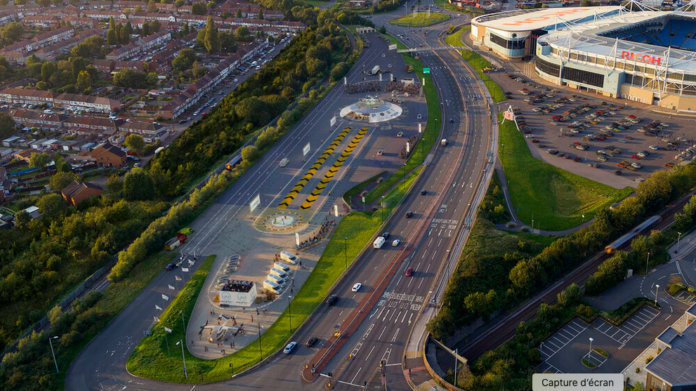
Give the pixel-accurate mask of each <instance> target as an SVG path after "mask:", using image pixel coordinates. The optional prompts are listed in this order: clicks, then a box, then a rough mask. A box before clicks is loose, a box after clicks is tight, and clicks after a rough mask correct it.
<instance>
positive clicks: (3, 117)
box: [0, 113, 17, 140]
mask: <svg viewBox="0 0 696 391" xmlns="http://www.w3.org/2000/svg"><path fill="white" fill-rule="evenodd" d="M16 132H17V127H16V126H15V122H14V119H13V118H12V116H10V115H9V114H7V113H0V139H3V140H4V139H6V138H8V137H10V136H12V135H13V134H15V133H16Z"/></svg>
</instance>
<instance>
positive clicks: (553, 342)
mask: <svg viewBox="0 0 696 391" xmlns="http://www.w3.org/2000/svg"><path fill="white" fill-rule="evenodd" d="M587 327H588V325H587V324H586V323H585V322H582V321H581V320H579V319H573V320H572V321H571V322H570V323H568V324H566V325H565V326H563V328H561V329H560V330H558V331H557V332H556V333H554V334H553V335H552V336H551V337H549V338H548V339H547V340H546V341H544V342H542V344H541V346H540V347H539V352H541V358H542V360H544V361H546V360H548V359H550V358H551V357H553V355H554V354H556V353H558V352H559V351H560V350H561V349H563V347H564V346H566V345H568V344H569V343H570V342H571V341H572V340H574V339H575V338H576V337H577V336H578V335H580V333H582V332H583V331H585V330H586V329H587ZM563 333H565V334H567V335H569V336H570V337H568V336H566V335H565V334H563ZM556 373H558V372H556Z"/></svg>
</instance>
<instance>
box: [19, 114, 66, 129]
mask: <svg viewBox="0 0 696 391" xmlns="http://www.w3.org/2000/svg"><path fill="white" fill-rule="evenodd" d="M9 114H10V115H11V116H12V118H13V119H14V121H15V122H16V123H18V124H21V125H22V126H25V127H28V128H33V127H36V128H39V129H42V130H56V129H60V128H62V126H63V122H64V121H65V120H66V119H67V118H66V116H64V115H62V114H55V113H54V114H47V113H44V112H42V111H37V110H25V109H18V110H10V111H9Z"/></svg>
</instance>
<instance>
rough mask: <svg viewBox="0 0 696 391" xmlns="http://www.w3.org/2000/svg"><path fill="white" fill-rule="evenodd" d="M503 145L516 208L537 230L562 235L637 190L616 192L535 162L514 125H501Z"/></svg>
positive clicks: (501, 152) (501, 153) (500, 153)
mask: <svg viewBox="0 0 696 391" xmlns="http://www.w3.org/2000/svg"><path fill="white" fill-rule="evenodd" d="M498 119H499V120H502V114H500V115H499V116H498ZM499 143H500V145H499V148H498V156H499V157H500V161H501V162H502V164H503V169H504V170H505V176H506V178H507V182H508V189H509V191H510V198H511V199H512V203H513V207H515V208H516V211H517V216H518V217H519V218H520V219H521V220H522V221H523V222H525V223H526V224H531V222H532V219H534V228H540V229H544V230H548V231H559V230H564V229H568V228H572V227H575V226H578V225H579V224H581V223H582V221H583V220H584V221H587V220H589V219H591V218H592V217H593V216H594V214H595V213H596V212H597V211H598V210H599V209H601V208H604V207H608V206H610V205H611V204H613V203H615V202H617V201H619V200H620V199H622V198H624V197H626V196H628V195H629V194H631V193H632V192H633V190H634V189H633V188H630V187H627V188H624V189H621V190H618V189H614V188H613V187H610V186H607V185H603V184H601V183H598V182H595V181H592V180H590V179H587V178H583V177H581V176H579V175H575V174H573V173H570V172H568V171H565V170H562V169H560V168H558V167H556V166H553V165H551V164H549V163H546V162H543V161H541V160H539V159H536V158H534V157H533V156H532V154H531V152H530V151H529V148H528V147H527V143H526V142H525V140H524V137H523V136H522V133H520V132H518V131H517V129H516V128H515V125H514V123H513V122H511V121H505V123H503V124H502V125H500V141H499ZM583 215H584V216H585V217H584V218H583V217H582V216H583Z"/></svg>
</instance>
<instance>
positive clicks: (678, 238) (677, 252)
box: [674, 232, 681, 254]
mask: <svg viewBox="0 0 696 391" xmlns="http://www.w3.org/2000/svg"><path fill="white" fill-rule="evenodd" d="M677 233H678V234H679V236H678V237H677V251H675V252H674V253H675V254H679V240H680V239H681V232H677Z"/></svg>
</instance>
